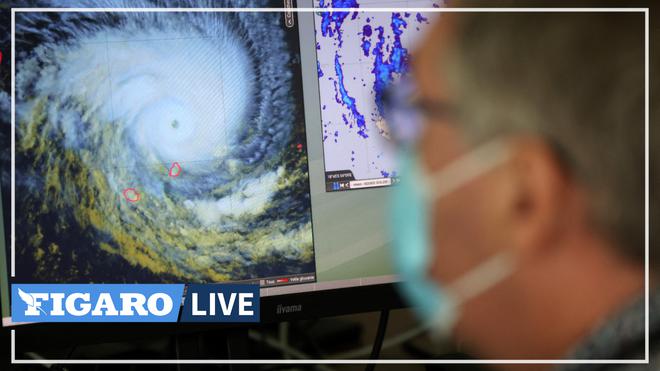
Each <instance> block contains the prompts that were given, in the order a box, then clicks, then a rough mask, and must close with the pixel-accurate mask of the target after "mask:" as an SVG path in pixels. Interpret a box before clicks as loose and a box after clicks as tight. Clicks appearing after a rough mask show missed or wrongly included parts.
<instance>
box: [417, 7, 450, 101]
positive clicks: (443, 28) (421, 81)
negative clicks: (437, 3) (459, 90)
mask: <svg viewBox="0 0 660 371" xmlns="http://www.w3.org/2000/svg"><path fill="white" fill-rule="evenodd" d="M457 16H458V14H457V13H442V14H441V15H440V16H439V17H438V18H437V19H436V22H435V25H434V26H433V27H432V28H431V29H430V30H429V32H428V33H427V34H426V36H425V37H424V40H423V41H422V42H421V43H420V44H419V46H418V47H417V49H416V50H414V51H413V53H412V61H411V63H412V71H413V75H414V77H415V79H416V82H417V84H418V87H419V90H420V94H422V95H423V96H424V98H426V99H431V100H436V101H443V100H446V99H447V98H448V92H447V91H446V83H445V81H444V76H443V73H442V69H443V66H442V63H443V60H444V59H445V56H446V53H447V52H449V49H450V48H449V46H450V43H451V42H452V40H453V37H454V33H455V30H456V26H455V23H456V18H457Z"/></svg>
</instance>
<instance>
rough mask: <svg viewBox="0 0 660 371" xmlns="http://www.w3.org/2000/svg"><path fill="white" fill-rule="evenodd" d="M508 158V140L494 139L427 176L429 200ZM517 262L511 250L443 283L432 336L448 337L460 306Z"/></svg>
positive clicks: (510, 269) (437, 197)
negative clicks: (441, 303) (446, 283)
mask: <svg viewBox="0 0 660 371" xmlns="http://www.w3.org/2000/svg"><path fill="white" fill-rule="evenodd" d="M509 158H510V150H509V147H508V145H507V143H505V142H504V140H502V139H495V140H493V141H491V142H488V143H487V144H484V145H481V146H480V147H478V148H477V149H475V150H474V151H472V152H470V153H468V154H466V155H464V156H462V157H460V158H458V159H457V160H455V161H453V162H451V163H450V164H449V165H447V166H446V167H444V168H443V169H441V170H439V171H438V172H437V173H435V174H431V175H426V176H424V184H423V187H424V188H425V189H424V192H426V195H427V196H428V197H429V201H435V200H438V199H441V198H442V197H444V196H446V195H448V194H450V193H451V192H453V191H455V190H456V189H458V188H460V187H461V186H463V185H465V184H466V183H468V182H470V181H471V180H473V179H475V178H478V177H479V176H481V175H483V174H484V173H486V172H488V171H489V170H491V169H493V168H494V167H496V166H498V165H501V164H503V163H504V162H506V161H508V160H509ZM514 261H515V259H514V257H513V255H512V254H511V252H508V251H506V252H503V253H499V254H496V255H495V256H492V257H489V258H488V259H486V261H484V262H482V263H480V264H479V265H477V266H476V267H474V268H472V269H471V270H469V271H468V272H466V273H465V274H464V275H463V276H461V277H459V278H457V279H456V280H455V281H453V282H452V283H450V284H448V285H444V286H443V294H444V295H445V296H446V297H447V299H449V300H445V301H443V304H444V305H445V308H443V310H439V311H438V312H437V316H436V317H435V318H434V319H433V320H432V330H433V331H432V336H433V337H434V338H435V339H439V338H440V339H444V338H447V337H448V336H449V335H450V333H451V331H452V330H453V326H454V324H455V323H456V321H457V320H458V309H459V307H460V306H461V305H462V304H463V303H465V302H466V301H467V300H469V299H471V298H474V297H476V296H478V295H480V294H481V293H483V292H485V291H487V290H488V289H490V288H491V287H493V286H495V285H496V284H497V283H499V282H501V281H502V280H503V279H504V278H506V277H508V276H509V275H510V274H511V272H512V271H513V269H514V266H515V264H514Z"/></svg>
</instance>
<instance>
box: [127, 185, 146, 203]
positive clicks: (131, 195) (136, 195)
mask: <svg viewBox="0 0 660 371" xmlns="http://www.w3.org/2000/svg"><path fill="white" fill-rule="evenodd" d="M122 194H123V195H124V198H125V199H126V201H128V202H138V201H140V199H142V195H141V194H140V192H138V190H137V189H135V188H126V189H124V191H123V192H122Z"/></svg>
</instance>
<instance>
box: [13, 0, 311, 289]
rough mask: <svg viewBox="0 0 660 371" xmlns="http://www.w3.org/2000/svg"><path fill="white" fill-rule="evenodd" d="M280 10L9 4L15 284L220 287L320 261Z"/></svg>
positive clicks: (293, 69) (293, 50) (306, 268)
mask: <svg viewBox="0 0 660 371" xmlns="http://www.w3.org/2000/svg"><path fill="white" fill-rule="evenodd" d="M30 5H31V6H40V7H94V8H102V7H114V8H118V7H128V6H130V7H160V6H163V5H166V6H168V7H177V8H178V7H192V6H194V7H246V6H251V5H253V4H251V2H247V1H224V2H223V1H213V2H211V1H209V2H203V1H168V2H160V1H154V2H149V1H124V2H118V1H98V2H91V1H80V2H78V3H76V2H75V1H65V2H64V1H62V2H45V3H44V2H41V3H35V4H30ZM259 5H263V2H260V3H259ZM275 6H281V4H280V3H277V4H276V5H275ZM283 18H284V17H283V14H281V13H248V12H243V13H232V12H230V13H218V12H134V13H129V12H116V11H115V12H68V13H67V12H27V13H26V12H20V13H17V14H16V80H15V81H16V152H15V154H16V170H15V171H16V174H15V175H16V189H15V196H16V254H17V256H16V274H17V279H19V280H21V281H23V282H30V281H32V282H34V281H43V282H141V283H145V282H224V281H235V280H248V279H255V278H259V277H267V276H279V275H289V274H296V273H308V272H313V271H314V250H313V242H312V226H311V206H310V196H309V179H308V170H307V166H308V165H307V155H306V143H305V131H304V117H303V112H302V111H303V109H302V108H303V107H302V103H301V102H302V98H301V95H302V92H301V87H300V65H299V59H300V58H299V45H298V39H297V37H298V30H297V28H293V29H289V28H286V27H285V25H284V24H283V23H284V21H283Z"/></svg>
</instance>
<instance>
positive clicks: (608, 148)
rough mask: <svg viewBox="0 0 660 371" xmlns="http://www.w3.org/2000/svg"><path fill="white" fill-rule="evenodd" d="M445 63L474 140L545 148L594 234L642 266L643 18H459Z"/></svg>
mask: <svg viewBox="0 0 660 371" xmlns="http://www.w3.org/2000/svg"><path fill="white" fill-rule="evenodd" d="M457 31H458V32H457V37H456V39H455V40H454V41H455V42H454V44H453V49H452V50H451V52H450V53H448V55H450V57H448V60H447V61H446V63H447V65H448V75H449V80H450V85H452V87H454V89H455V91H456V93H457V98H458V102H457V103H458V111H459V114H460V123H461V125H463V126H464V128H465V131H466V133H467V135H468V138H471V139H472V140H474V141H484V140H487V139H489V138H493V137H496V136H508V135H519V134H523V135H533V136H538V137H541V138H543V139H544V140H545V141H546V142H547V143H548V144H549V145H550V146H551V147H552V148H553V149H555V151H556V153H557V155H558V158H559V159H560V160H561V161H562V163H563V165H565V168H566V169H567V170H568V171H570V173H571V174H572V176H573V177H574V179H575V180H576V181H577V182H579V183H580V184H582V185H583V186H584V187H585V188H586V189H587V190H589V197H590V199H589V203H590V216H591V217H592V221H593V224H594V225H595V226H596V227H597V228H599V230H601V231H602V232H603V233H604V235H605V236H607V237H608V238H609V239H610V240H611V241H613V242H614V245H615V246H616V247H617V249H618V251H619V252H621V253H623V255H625V256H627V257H629V258H631V259H632V260H633V261H635V262H638V263H643V262H644V233H643V231H644V15H643V14H641V13H462V14H460V16H459V18H458V29H457Z"/></svg>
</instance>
